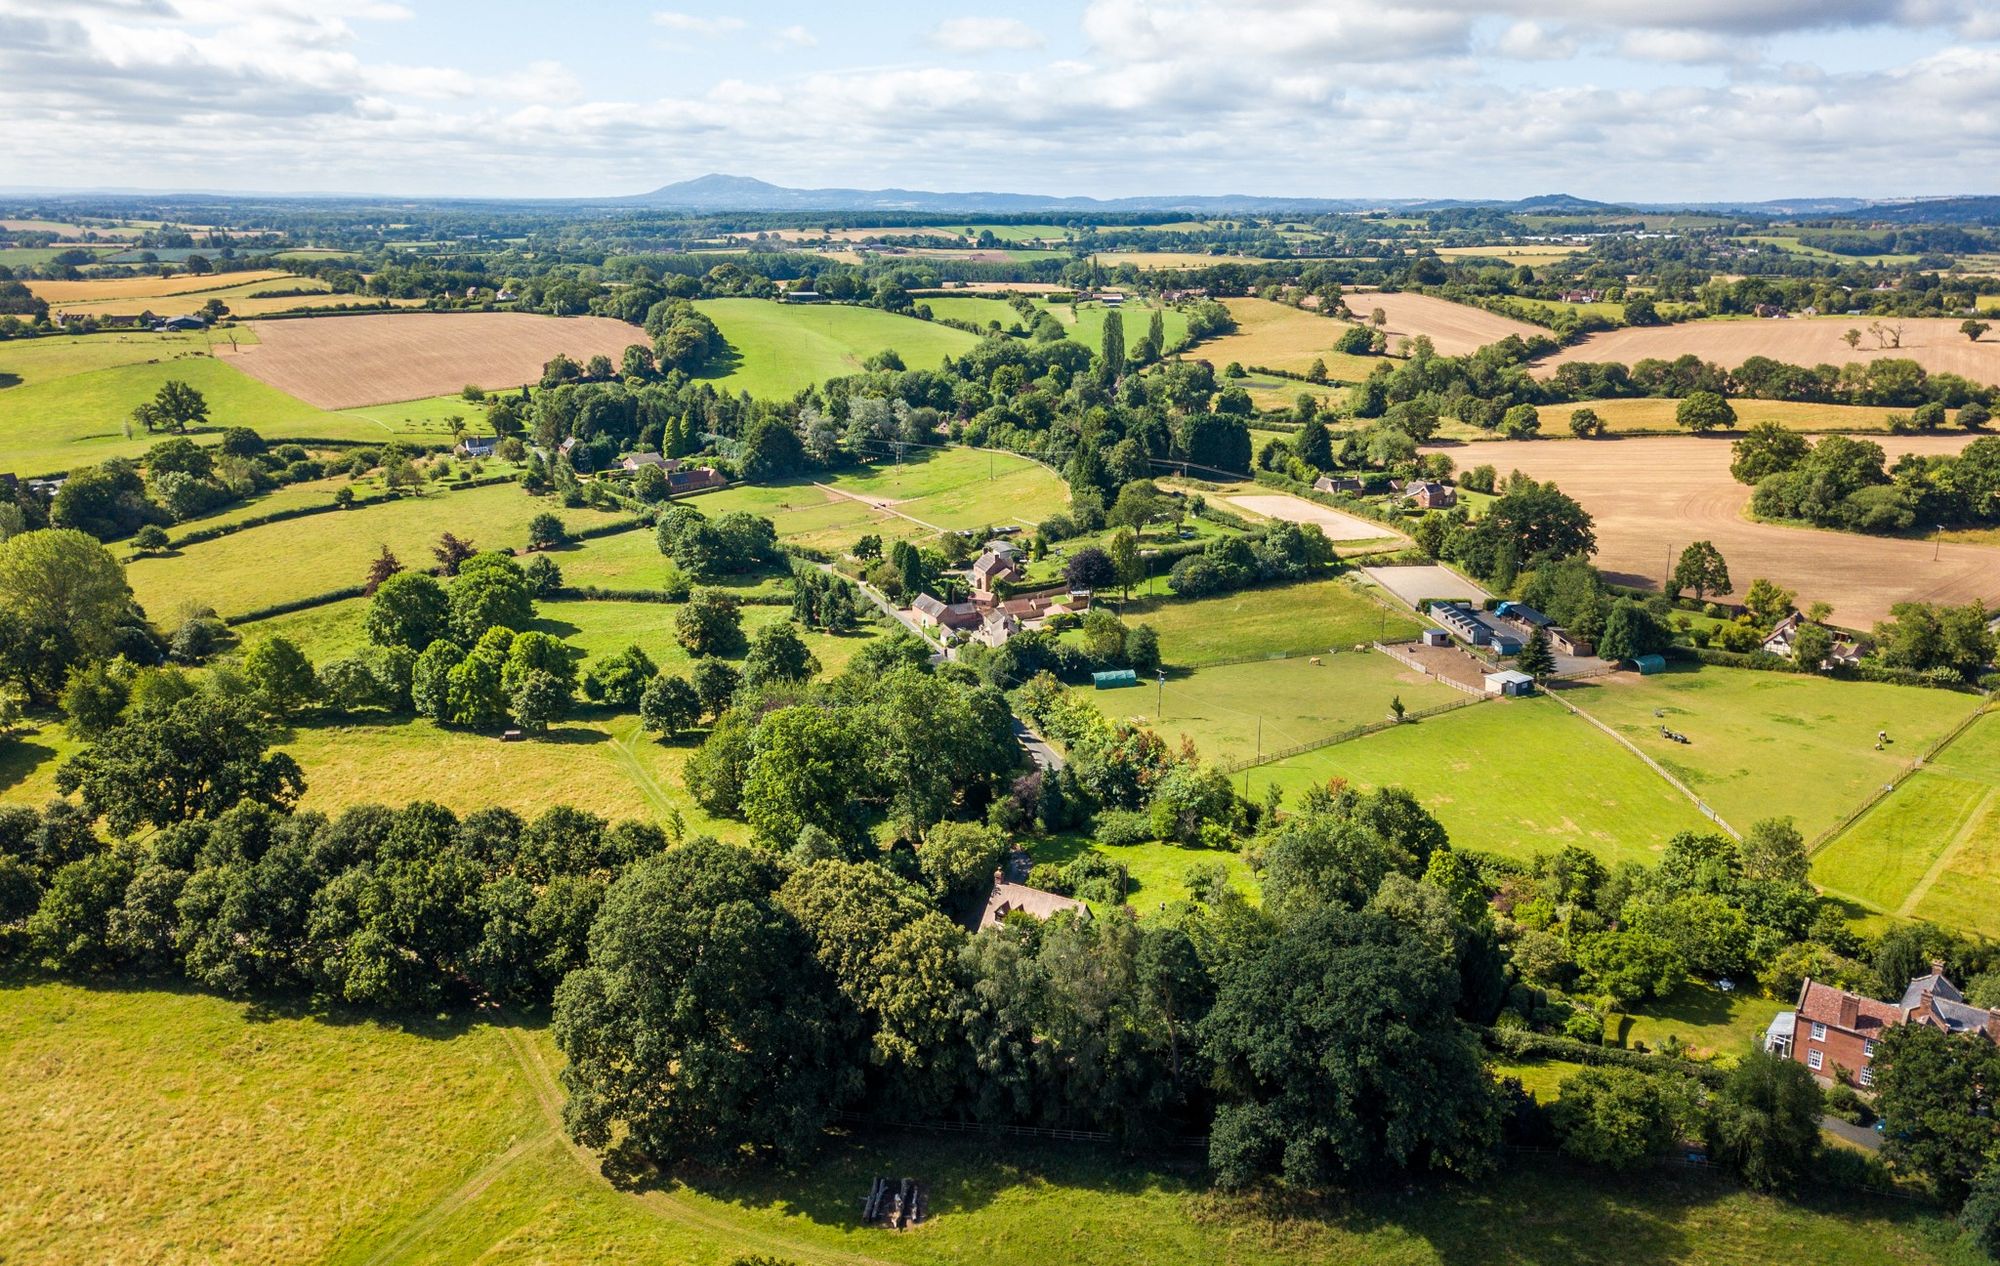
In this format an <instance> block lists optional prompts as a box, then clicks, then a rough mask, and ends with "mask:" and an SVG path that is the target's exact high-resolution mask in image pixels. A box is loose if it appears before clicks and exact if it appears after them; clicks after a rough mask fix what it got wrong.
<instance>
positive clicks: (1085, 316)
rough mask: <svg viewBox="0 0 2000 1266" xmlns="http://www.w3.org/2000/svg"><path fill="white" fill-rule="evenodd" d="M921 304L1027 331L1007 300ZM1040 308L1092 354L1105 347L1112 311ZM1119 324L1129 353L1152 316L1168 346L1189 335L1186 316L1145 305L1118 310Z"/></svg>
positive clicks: (939, 312) (1092, 306)
mask: <svg viewBox="0 0 2000 1266" xmlns="http://www.w3.org/2000/svg"><path fill="white" fill-rule="evenodd" d="M921 302H924V303H927V304H929V305H930V309H931V312H932V313H933V314H934V315H936V316H941V317H949V318H951V319H952V320H954V321H970V322H972V323H973V324H975V325H979V326H986V325H988V324H990V323H991V322H994V321H998V322H999V323H1000V328H1001V329H1002V330H1003V331H1011V330H1016V329H1020V330H1025V329H1026V328H1027V324H1028V323H1027V322H1025V321H1023V320H1022V319H1021V314H1020V313H1019V312H1017V311H1015V310H1014V306H1013V305H1012V304H1010V303H1008V302H1007V301H1006V300H1005V299H982V298H978V297H976V296H974V297H960V296H957V295H952V296H946V297H938V298H926V299H924V300H922V301H921ZM1035 306H1036V307H1037V308H1040V309H1041V310H1042V311H1044V312H1048V313H1052V314H1053V315H1054V316H1055V318H1056V320H1058V321H1060V322H1061V323H1062V326H1063V329H1064V330H1065V331H1067V332H1068V334H1069V337H1070V339H1071V340H1072V341H1074V342H1077V343H1081V344H1083V345H1084V346H1085V347H1088V348H1090V349H1091V350H1092V351H1095V350H1097V349H1098V348H1100V347H1102V346H1103V345H1104V324H1105V321H1106V320H1107V319H1108V318H1109V317H1110V315H1111V312H1112V309H1110V308H1107V307H1105V306H1104V305H1103V304H1101V303H1081V304H1078V305H1076V307H1075V308H1074V309H1072V308H1071V307H1070V305H1069V304H1067V303H1051V302H1050V301H1048V300H1046V299H1040V300H1037V301H1036V303H1035ZM1117 311H1118V319H1119V322H1120V324H1122V325H1123V326H1124V327H1125V347H1126V349H1127V350H1128V351H1129V350H1130V349H1132V348H1136V347H1137V346H1138V345H1139V341H1140V340H1141V339H1143V338H1145V337H1146V330H1147V327H1148V326H1150V325H1151V324H1152V320H1153V313H1154V312H1155V311H1158V312H1159V314H1160V324H1161V326H1162V328H1163V331H1164V333H1165V334H1166V340H1167V346H1168V347H1173V346H1175V345H1176V344H1178V343H1179V342H1180V341H1181V340H1182V339H1183V338H1185V337H1186V336H1187V325H1188V323H1187V315H1186V314H1185V313H1183V312H1180V311H1179V310H1177V309H1174V308H1159V309H1155V308H1150V307H1147V306H1146V305H1145V304H1143V303H1128V304H1125V305H1124V306H1123V307H1121V308H1119V309H1118V310H1117Z"/></svg>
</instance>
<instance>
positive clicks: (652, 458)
mask: <svg viewBox="0 0 2000 1266" xmlns="http://www.w3.org/2000/svg"><path fill="white" fill-rule="evenodd" d="M643 466H657V467H659V468H660V469H661V470H671V469H672V468H673V466H672V465H671V464H669V463H668V461H667V459H666V458H664V457H662V456H660V455H659V454H658V453H627V454H626V455H625V457H624V459H623V460H621V461H620V462H619V463H618V467H619V469H621V470H638V469H640V468H641V467H643Z"/></svg>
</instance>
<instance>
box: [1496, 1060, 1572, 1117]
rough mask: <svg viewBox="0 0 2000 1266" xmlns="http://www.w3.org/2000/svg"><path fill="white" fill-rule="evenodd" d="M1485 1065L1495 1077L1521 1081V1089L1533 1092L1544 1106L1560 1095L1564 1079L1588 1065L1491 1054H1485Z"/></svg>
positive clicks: (1538, 1101)
mask: <svg viewBox="0 0 2000 1266" xmlns="http://www.w3.org/2000/svg"><path fill="white" fill-rule="evenodd" d="M1486 1066H1487V1067H1488V1068H1489V1069H1491V1070H1492V1071H1493V1075H1494V1076H1495V1077H1512V1078H1513V1079H1514V1080H1516V1081H1518V1082H1520V1083H1521V1088H1522V1089H1523V1090H1525V1091H1527V1092H1528V1093H1529V1094H1531V1095H1533V1096H1534V1097H1535V1101H1536V1102H1537V1103H1540V1104H1541V1105H1542V1106H1543V1107H1547V1106H1548V1105H1550V1104H1552V1103H1554V1102H1555V1101H1556V1100H1557V1099H1560V1098H1562V1084H1563V1082H1564V1081H1565V1080H1566V1079H1568V1078H1570V1077H1574V1076H1575V1075H1576V1074H1578V1073H1580V1072H1582V1071H1583V1070H1584V1069H1585V1068H1586V1067H1588V1065H1585V1064H1576V1063H1572V1062H1570V1061H1569V1060H1566V1059H1540V1058H1534V1057H1530V1058H1525V1059H1515V1058H1513V1057H1511V1056H1504V1055H1493V1054H1489V1055H1488V1056H1487V1057H1486Z"/></svg>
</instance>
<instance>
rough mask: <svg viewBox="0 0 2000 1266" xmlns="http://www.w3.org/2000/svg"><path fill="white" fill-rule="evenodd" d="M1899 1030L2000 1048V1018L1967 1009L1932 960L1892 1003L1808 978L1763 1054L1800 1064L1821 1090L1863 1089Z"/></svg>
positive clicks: (1769, 1032) (1775, 1024) (1774, 1024)
mask: <svg viewBox="0 0 2000 1266" xmlns="http://www.w3.org/2000/svg"><path fill="white" fill-rule="evenodd" d="M1898 1024H1927V1025H1930V1026H1931V1027H1933V1028H1937V1029H1942V1030H1944V1031H1945V1032H1947V1033H1961V1034H1964V1035H1966V1036H1967V1037H1973V1038H1983V1039H1985V1040H1986V1041H1989V1042H1996V1043H2000V1012H1995V1011H1988V1010H1986V1009H1985V1008H1983V1007H1975V1006H1973V1005H1972V1004H1970V1003H1968V1002H1967V1001H1966V1000H1965V995H1964V994H1962V993H1960V992H1959V991H1958V987H1957V986H1956V985H1953V984H1952V983H1951V981H1949V980H1947V979H1946V978H1945V974H1944V963H1943V962H1942V961H1941V960H1933V961H1932V962H1931V970H1930V972H1929V974H1927V975H1923V976H1918V977H1917V978H1916V979H1914V980H1912V981H1911V982H1910V983H1909V985H1908V987H1906V988H1905V989H1904V990H1903V996H1902V998H1901V999H1900V1000H1898V1001H1896V1002H1882V1001H1879V1000H1877V999H1874V998H1869V997H1865V996H1863V995H1861V994H1857V993H1854V992H1852V991H1850V990H1846V989H1839V988H1836V987H1834V986H1833V985H1828V984H1822V983H1821V982H1819V981H1817V980H1813V979H1811V978H1810V977H1808V978H1807V980H1806V982H1805V984H1804V985H1802V986H1801V987H1800V988H1799V1001H1798V1005H1797V1007H1796V1008H1794V1009H1793V1010H1791V1011H1781V1012H1779V1013H1778V1015H1777V1016H1776V1017H1775V1018H1774V1019H1773V1020H1772V1021H1771V1026H1770V1028H1768V1029H1766V1030H1765V1031H1764V1049H1765V1050H1767V1051H1770V1052H1771V1053H1773V1054H1776V1055H1782V1056H1784V1057H1786V1058H1787V1059H1792V1060H1796V1061H1798V1062H1799V1063H1801V1064H1804V1065H1805V1066H1806V1067H1807V1068H1809V1069H1811V1070H1812V1071H1813V1073H1814V1074H1816V1075H1817V1076H1818V1078H1819V1080H1820V1081H1821V1082H1822V1083H1823V1084H1827V1085H1831V1084H1832V1083H1833V1081H1834V1079H1835V1078H1839V1079H1840V1080H1842V1081H1845V1082H1847V1083H1848V1084H1849V1085H1851V1086H1856V1087H1860V1088H1864V1089H1865V1088H1866V1087H1868V1086H1872V1085H1874V1084H1875V1074H1874V1070H1873V1068H1872V1067H1871V1065H1872V1064H1873V1063H1874V1060H1875V1044H1876V1043H1877V1042H1880V1041H1881V1040H1882V1035H1883V1034H1884V1033H1886V1032H1888V1031H1889V1030H1890V1029H1892V1028H1894V1027H1895V1026H1897V1025H1898Z"/></svg>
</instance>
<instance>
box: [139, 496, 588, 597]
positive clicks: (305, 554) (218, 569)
mask: <svg viewBox="0 0 2000 1266" xmlns="http://www.w3.org/2000/svg"><path fill="white" fill-rule="evenodd" d="M544 511H553V512H554V513H555V514H556V516H557V517H558V518H560V519H561V520H562V521H563V524H564V525H565V526H566V527H568V528H569V529H570V530H571V531H572V532H575V531H580V530H582V529H584V528H588V527H594V526H598V525H601V524H605V523H612V522H616V521H617V520H619V519H621V518H625V517H628V516H626V515H624V514H623V513H622V512H620V513H613V512H609V511H604V510H593V509H589V508H580V509H575V510H565V509H561V508H559V507H558V506H557V505H556V503H555V502H554V501H553V500H551V499H549V498H545V497H530V496H528V495H527V494H526V493H524V492H522V491H521V488H520V486H519V485H518V484H495V485H492V486H489V487H484V488H469V489H466V490H464V491H460V492H440V491H435V490H432V491H426V492H425V493H424V494H423V495H421V496H412V497H403V498H399V499H398V500H395V501H390V502H386V503H383V504H379V505H370V506H363V507H358V508H356V509H353V510H348V511H346V512H344V513H341V514H332V515H326V514H321V515H312V516H310V517H307V518H302V519H288V520H286V521H284V522H282V523H270V524H266V525H264V526H262V527H254V528H245V529H244V530H242V531H240V532H232V533H230V534H229V535H227V536H222V537H218V538H216V539H215V540H212V541H203V542H201V543H199V544H195V545H190V546H188V547H186V548H185V549H182V550H178V551H176V552H174V553H172V554H169V555H166V556H164V557H159V558H146V559H140V560H137V561H135V562H133V563H132V564H131V565H130V566H129V567H128V568H127V570H126V578H127V580H128V581H129V583H130V584H131V586H132V592H133V593H134V594H135V595H137V597H138V598H139V601H140V603H141V605H143V606H144V607H145V608H146V609H147V610H148V611H149V612H151V613H153V614H154V616H155V617H160V616H165V615H166V614H168V613H169V612H171V611H173V610H174V609H175V607H176V606H178V605H179V604H181V603H183V602H195V603H199V604H202V605H205V606H209V607H213V608H214V609H215V610H216V612H217V613H218V614H220V615H222V616H223V617H224V618H225V619H227V618H230V617H232V616H235V615H240V614H242V613H244V612H248V611H254V610H257V609H260V608H263V607H268V606H271V605H273V604H275V603H280V602H289V601H292V600H294V599H298V598H307V597H311V596H312V595H314V594H320V593H328V592H330V591H332V590H335V589H341V588H345V587H346V586H348V585H358V584H360V583H361V582H362V581H363V580H364V579H366V578H367V571H368V564H369V563H370V562H371V561H372V560H373V559H374V558H375V556H376V555H377V554H378V553H379V552H380V550H381V549H382V547H383V546H384V545H386V546H388V547H389V551H390V552H391V553H392V554H394V555H396V557H397V558H399V559H401V560H402V562H403V565H404V566H406V567H423V566H430V565H432V562H433V560H432V558H431V553H430V551H431V546H433V545H434V544H436V543H437V539H438V537H439V536H440V535H441V534H443V533H445V532H451V533H453V534H454V535H456V536H458V537H459V538H460V539H462V540H468V541H471V542H472V543H473V544H474V545H475V546H477V547H478V548H481V549H499V548H501V547H503V546H511V547H520V546H523V545H526V544H527V540H528V521H529V520H530V519H532V518H534V517H535V516H536V515H537V514H540V513H542V512H544ZM558 561H560V556H559V557H558Z"/></svg>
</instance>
